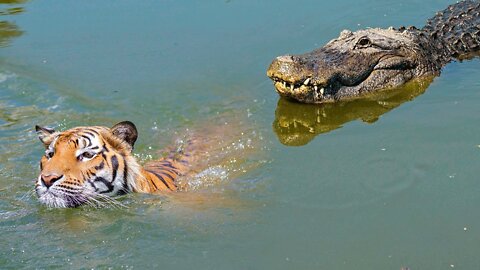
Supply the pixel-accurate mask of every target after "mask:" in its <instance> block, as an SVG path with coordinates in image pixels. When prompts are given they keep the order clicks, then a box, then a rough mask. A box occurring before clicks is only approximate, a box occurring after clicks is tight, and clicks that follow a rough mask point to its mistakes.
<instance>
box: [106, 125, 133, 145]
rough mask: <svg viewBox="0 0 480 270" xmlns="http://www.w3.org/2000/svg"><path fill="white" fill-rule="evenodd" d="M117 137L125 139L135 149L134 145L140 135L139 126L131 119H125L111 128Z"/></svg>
mask: <svg viewBox="0 0 480 270" xmlns="http://www.w3.org/2000/svg"><path fill="white" fill-rule="evenodd" d="M110 130H111V131H112V133H113V135H115V137H117V138H119V139H121V140H122V141H125V142H126V143H128V145H130V147H131V148H132V150H133V145H134V144H135V141H136V140H137V137H138V132H137V128H136V127H135V125H134V124H133V123H132V122H130V121H123V122H120V123H118V124H116V125H115V126H113V127H112V128H111V129H110Z"/></svg>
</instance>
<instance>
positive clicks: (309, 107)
mask: <svg viewBox="0 0 480 270" xmlns="http://www.w3.org/2000/svg"><path fill="white" fill-rule="evenodd" d="M432 80H433V78H428V79H425V80H422V81H419V80H417V81H412V82H409V83H407V84H405V85H403V86H402V87H400V88H397V89H392V90H388V91H384V92H381V93H376V94H375V95H370V96H367V97H365V98H362V99H358V100H353V101H345V102H340V103H326V104H319V105H318V104H317V105H315V104H301V103H296V102H293V101H290V100H287V99H284V98H280V99H279V101H278V104H277V109H276V110H275V120H274V122H273V130H274V131H275V133H276V134H277V137H278V140H279V141H280V142H281V143H282V144H284V145H288V146H301V145H305V144H307V143H309V142H310V141H311V140H313V138H315V136H317V135H319V134H322V133H327V132H330V131H332V130H335V129H337V128H341V127H342V126H343V125H344V124H346V123H348V122H350V121H354V120H357V119H360V120H362V121H363V122H366V123H374V122H375V121H377V120H378V118H379V117H380V116H381V115H382V114H384V113H387V112H389V111H390V110H392V109H394V108H396V107H398V106H400V105H401V104H402V103H404V102H407V101H410V100H413V99H414V98H416V97H417V96H419V95H421V94H423V93H424V92H425V90H426V89H427V87H428V85H429V84H430V83H431V82H432Z"/></svg>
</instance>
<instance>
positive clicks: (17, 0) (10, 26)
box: [0, 0, 27, 47]
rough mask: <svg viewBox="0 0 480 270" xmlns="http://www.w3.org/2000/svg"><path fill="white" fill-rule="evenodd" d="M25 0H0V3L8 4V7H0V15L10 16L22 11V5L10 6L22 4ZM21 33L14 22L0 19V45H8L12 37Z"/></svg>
mask: <svg viewBox="0 0 480 270" xmlns="http://www.w3.org/2000/svg"><path fill="white" fill-rule="evenodd" d="M25 2H27V0H0V5H8V6H9V7H7V8H4V6H2V8H0V16H10V15H17V14H20V13H23V12H24V11H25V9H24V7H21V6H12V5H19V4H24V3H25ZM22 34H23V31H22V30H21V29H20V28H19V27H18V26H17V25H16V24H15V23H14V22H11V21H7V20H0V47H6V46H8V45H10V42H11V40H12V39H13V38H16V37H19V36H21V35H22Z"/></svg>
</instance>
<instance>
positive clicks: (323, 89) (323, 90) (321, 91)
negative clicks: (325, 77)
mask: <svg viewBox="0 0 480 270" xmlns="http://www.w3.org/2000/svg"><path fill="white" fill-rule="evenodd" d="M323 92H325V88H323V87H322V88H321V89H320V94H322V96H323Z"/></svg>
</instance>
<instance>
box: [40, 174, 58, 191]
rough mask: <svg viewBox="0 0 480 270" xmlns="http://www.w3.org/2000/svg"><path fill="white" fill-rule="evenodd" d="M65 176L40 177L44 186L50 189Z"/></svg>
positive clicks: (47, 175) (43, 175) (44, 175)
mask: <svg viewBox="0 0 480 270" xmlns="http://www.w3.org/2000/svg"><path fill="white" fill-rule="evenodd" d="M62 177H63V175H58V174H42V175H41V176H40V179H42V182H43V184H44V185H45V186H46V187H47V188H49V187H51V186H52V185H53V183H55V182H56V181H58V180H59V179H60V178H62Z"/></svg>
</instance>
